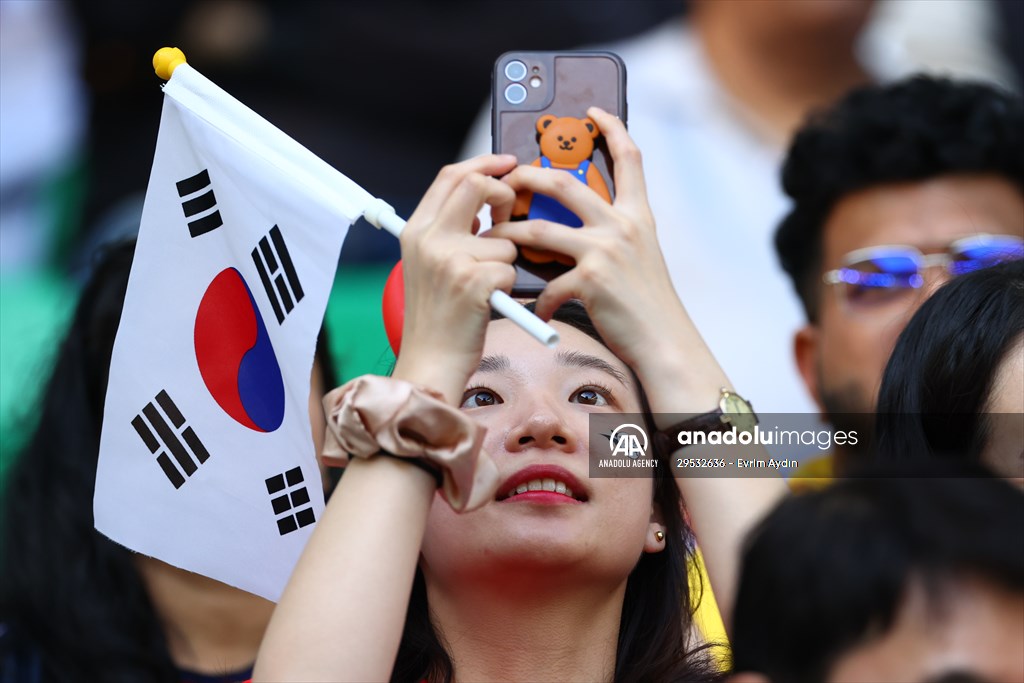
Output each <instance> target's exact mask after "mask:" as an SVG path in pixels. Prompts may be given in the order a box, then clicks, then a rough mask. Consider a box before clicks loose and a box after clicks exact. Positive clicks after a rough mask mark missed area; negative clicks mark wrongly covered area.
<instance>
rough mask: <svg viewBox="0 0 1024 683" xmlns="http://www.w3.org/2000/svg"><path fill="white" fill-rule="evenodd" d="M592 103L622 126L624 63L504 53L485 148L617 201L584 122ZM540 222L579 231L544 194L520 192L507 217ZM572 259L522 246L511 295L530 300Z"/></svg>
mask: <svg viewBox="0 0 1024 683" xmlns="http://www.w3.org/2000/svg"><path fill="white" fill-rule="evenodd" d="M591 106H597V107H600V108H601V109H604V110H605V111H607V112H609V113H611V114H614V115H616V116H618V117H619V118H620V119H622V121H623V122H625V121H626V113H627V112H626V65H625V64H624V63H623V61H622V59H621V58H620V57H619V56H618V55H616V54H614V53H612V52H602V51H558V52H534V51H520V52H506V53H505V54H503V55H501V56H500V57H498V59H497V60H496V61H495V62H494V73H493V74H492V77H491V149H492V151H494V152H495V153H497V154H512V155H515V157H516V158H517V159H518V160H519V163H520V164H532V165H535V166H541V167H544V168H556V169H561V170H563V171H566V172H568V173H572V174H573V175H574V177H576V179H577V180H579V181H580V182H583V183H585V184H586V185H587V186H588V187H590V188H591V189H593V190H594V191H595V192H597V193H598V195H600V196H602V197H603V198H604V199H606V200H607V201H609V202H610V201H612V199H614V197H615V187H614V183H613V182H612V171H613V168H612V159H611V155H609V154H608V146H607V144H606V143H605V141H604V137H603V136H602V135H601V134H600V131H598V130H597V126H596V124H595V123H594V122H593V121H591V120H590V119H589V118H587V108H588V107H591ZM528 218H544V219H547V220H551V221H554V222H556V223H562V224H564V225H569V226H571V227H579V226H580V224H581V223H580V220H579V218H578V217H577V216H576V215H575V214H574V213H572V212H571V211H570V210H569V209H567V208H565V207H564V206H562V205H561V204H560V203H558V202H557V201H555V200H554V199H552V198H550V197H546V196H544V195H540V194H533V193H522V194H520V195H519V196H518V197H516V204H515V207H514V208H513V211H512V219H513V220H526V219H528ZM572 265H573V262H572V260H571V259H570V258H568V257H566V256H564V255H562V254H555V253H549V252H541V251H537V250H531V249H526V248H521V249H520V253H519V257H518V258H517V259H516V284H515V285H514V287H513V289H512V295H513V296H517V297H535V296H537V295H538V294H539V293H540V292H541V291H542V290H543V289H544V286H545V285H546V284H547V283H548V281H550V280H551V279H553V278H555V277H557V276H558V275H560V274H562V273H564V272H565V271H566V270H568V269H569V268H571V267H572Z"/></svg>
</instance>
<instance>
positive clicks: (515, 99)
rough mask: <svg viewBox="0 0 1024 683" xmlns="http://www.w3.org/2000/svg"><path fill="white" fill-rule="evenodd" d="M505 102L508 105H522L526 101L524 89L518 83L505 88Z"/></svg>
mask: <svg viewBox="0 0 1024 683" xmlns="http://www.w3.org/2000/svg"><path fill="white" fill-rule="evenodd" d="M505 100H506V101H507V102H508V103H509V104H522V103H523V102H525V101H526V88H524V87H523V86H521V85H520V84H518V83H512V84H511V85H509V86H508V87H507V88H505Z"/></svg>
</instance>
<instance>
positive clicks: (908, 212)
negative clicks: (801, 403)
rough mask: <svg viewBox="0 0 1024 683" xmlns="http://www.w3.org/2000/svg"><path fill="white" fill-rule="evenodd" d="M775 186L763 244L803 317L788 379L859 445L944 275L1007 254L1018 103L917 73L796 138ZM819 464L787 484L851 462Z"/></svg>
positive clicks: (1013, 249) (1018, 185)
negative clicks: (856, 436) (781, 197)
mask: <svg viewBox="0 0 1024 683" xmlns="http://www.w3.org/2000/svg"><path fill="white" fill-rule="evenodd" d="M782 182H783V187H784V189H785V190H786V193H787V194H788V195H789V196H790V197H791V198H792V200H793V207H792V209H791V210H790V211H789V212H788V213H787V214H786V216H785V217H784V218H783V220H782V222H781V224H780V225H779V228H778V232H777V233H776V236H775V246H776V250H777V252H778V256H779V260H780V262H781V264H782V266H783V268H785V270H786V272H787V273H788V275H789V277H790V279H791V281H792V285H793V287H794V289H795V290H796V292H797V294H798V295H799V297H800V301H801V303H802V305H803V308H804V314H805V316H806V321H805V323H804V325H803V326H802V327H801V328H800V329H799V330H798V331H797V333H796V335H795V338H794V340H793V352H794V354H795V358H796V362H797V365H798V367H799V369H800V374H801V376H802V377H803V380H804V383H805V385H806V386H807V389H808V390H809V391H810V392H811V394H812V395H813V396H814V399H815V402H816V403H817V405H818V406H819V409H820V411H821V413H822V415H823V417H824V418H825V419H827V420H828V421H830V422H831V423H832V424H833V426H835V427H836V428H842V429H855V430H857V431H858V432H860V433H862V434H863V435H866V436H869V435H870V433H871V429H872V422H873V418H872V413H873V412H874V410H875V405H876V400H877V397H878V387H879V384H880V383H881V380H882V372H883V370H884V369H885V364H886V361H887V360H888V358H889V354H890V352H891V351H892V348H893V345H894V344H895V342H896V338H897V336H898V335H899V333H900V332H901V331H902V330H903V328H904V326H905V325H906V324H907V321H908V320H909V319H910V317H911V315H913V313H914V311H915V310H917V308H918V307H919V306H920V305H921V303H922V302H923V301H924V300H925V299H926V298H927V297H928V295H930V294H931V293H932V292H933V291H934V290H935V288H936V287H937V286H938V285H939V284H941V283H943V282H945V281H947V280H948V279H949V278H951V277H953V276H955V275H956V274H958V273H961V272H965V271H968V270H975V269H978V268H984V267H987V266H991V265H995V264H997V263H999V262H1001V261H1003V260H1005V259H1007V258H1020V256H1021V242H1022V239H1024V220H1022V216H1024V106H1022V104H1021V100H1020V99H1019V98H1017V97H1015V96H1012V95H1010V94H1008V93H1006V92H1003V91H1000V90H998V89H996V88H993V87H991V86H988V85H984V84H980V83H966V82H956V81H952V80H948V79H943V78H932V77H926V76H917V77H914V78H911V79H908V80H905V81H900V82H898V83H894V84H890V85H884V86H867V87H864V88H860V89H857V90H855V91H853V92H851V93H850V94H849V95H847V96H846V97H845V98H843V99H842V100H841V101H840V102H838V103H837V104H836V105H835V106H833V107H831V108H830V109H827V110H825V111H822V112H819V113H817V114H816V115H815V116H813V117H811V118H810V119H809V120H808V122H807V123H806V124H805V125H804V126H803V128H802V129H801V130H800V131H799V132H798V133H797V135H796V138H795V139H794V141H793V144H792V146H791V147H790V150H789V154H788V157H787V159H786V164H785V167H784V169H783V176H782ZM859 443H860V444H868V443H870V438H862V439H860V440H859ZM833 455H834V459H833V461H829V460H823V461H822V463H823V464H824V465H825V466H824V467H817V469H815V470H813V471H811V470H807V471H805V472H803V473H802V474H799V473H798V476H804V475H806V476H810V475H812V474H813V475H820V476H825V477H827V476H830V475H831V473H832V471H833V470H835V471H837V472H841V471H842V470H844V469H845V468H846V466H847V465H848V464H850V463H851V462H852V461H853V460H855V459H857V458H858V457H860V456H862V455H864V454H863V453H861V454H858V453H856V452H853V451H851V450H850V449H843V450H840V449H836V450H834V452H833Z"/></svg>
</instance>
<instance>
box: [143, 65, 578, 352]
mask: <svg viewBox="0 0 1024 683" xmlns="http://www.w3.org/2000/svg"><path fill="white" fill-rule="evenodd" d="M185 63H186V60H185V54H184V53H183V52H182V51H181V50H179V49H178V48H176V47H164V48H161V49H159V50H157V52H156V54H155V55H153V69H154V70H155V71H156V75H157V76H159V77H160V78H162V79H163V80H165V81H169V80H170V79H171V76H172V75H173V74H174V70H175V69H177V68H178V66H180V65H182V64H185ZM349 182H351V181H349ZM360 190H361V188H360ZM361 191H363V190H361ZM363 218H365V219H366V221H367V222H368V223H370V225H373V226H374V227H376V228H378V229H380V228H383V229H384V230H386V231H388V232H389V233H391V234H392V235H394V236H395V237H398V236H399V235H400V234H401V233H402V229H403V228H404V227H405V220H403V219H402V218H401V217H400V216H398V214H396V213H395V210H394V209H393V208H392V207H391V206H390V205H389V204H388V203H387V202H385V201H384V200H382V199H380V198H377V197H373V198H372V199H371V200H370V202H369V203H368V205H367V206H366V207H365V208H363ZM490 304H491V308H493V309H494V310H495V311H497V312H498V313H500V314H501V315H503V316H505V317H506V318H508V319H509V320H511V321H512V322H514V323H515V324H516V325H519V327H521V328H522V329H523V331H525V332H527V333H528V334H529V335H530V336H532V337H533V338H535V339H536V340H537V341H539V342H540V343H541V344H544V345H545V346H547V347H549V348H552V347H554V346H555V345H557V344H558V332H557V331H555V328H553V327H552V326H551V325H549V324H547V323H546V322H544V321H543V320H541V319H540V318H538V317H537V316H536V315H535V314H533V313H532V312H531V311H528V310H527V309H526V308H524V307H523V306H522V305H521V304H519V303H518V302H517V301H516V300H515V299H513V298H512V297H510V296H509V295H508V294H506V293H505V292H502V291H500V290H495V291H493V292H491V297H490Z"/></svg>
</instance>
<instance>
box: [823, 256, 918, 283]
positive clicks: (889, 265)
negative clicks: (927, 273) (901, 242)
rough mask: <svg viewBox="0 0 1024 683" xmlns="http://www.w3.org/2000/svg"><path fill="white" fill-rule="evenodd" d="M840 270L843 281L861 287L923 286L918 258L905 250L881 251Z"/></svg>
mask: <svg viewBox="0 0 1024 683" xmlns="http://www.w3.org/2000/svg"><path fill="white" fill-rule="evenodd" d="M839 272H840V278H841V279H842V281H843V282H845V283H847V284H850V285H859V286H861V287H877V288H884V289H891V288H896V287H899V288H907V287H920V286H921V275H920V273H919V272H918V262H917V259H916V258H915V257H914V256H913V255H911V254H908V253H907V252H905V251H880V252H879V253H877V254H876V255H874V256H872V257H871V258H869V259H865V260H863V261H858V262H857V263H851V264H850V265H849V266H847V267H846V268H842V269H840V271H839Z"/></svg>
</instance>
